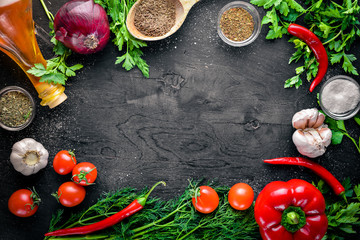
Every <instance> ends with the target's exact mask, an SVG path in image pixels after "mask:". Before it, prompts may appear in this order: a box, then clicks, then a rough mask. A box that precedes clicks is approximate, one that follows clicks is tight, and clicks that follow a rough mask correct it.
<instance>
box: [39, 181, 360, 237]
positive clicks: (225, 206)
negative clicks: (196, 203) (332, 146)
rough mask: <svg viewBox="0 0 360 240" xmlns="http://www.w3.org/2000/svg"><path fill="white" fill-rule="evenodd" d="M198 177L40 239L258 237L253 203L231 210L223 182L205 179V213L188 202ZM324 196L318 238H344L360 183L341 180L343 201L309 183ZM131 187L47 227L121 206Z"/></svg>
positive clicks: (359, 203) (353, 219)
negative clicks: (215, 201) (111, 220)
mask: <svg viewBox="0 0 360 240" xmlns="http://www.w3.org/2000/svg"><path fill="white" fill-rule="evenodd" d="M201 183H202V181H190V184H189V186H188V187H187V188H186V189H185V191H184V192H183V194H182V195H181V196H179V197H176V198H173V199H170V200H169V201H164V200H161V199H158V198H149V199H148V200H147V204H146V205H145V207H144V209H142V210H141V211H140V212H138V213H136V214H134V215H132V216H131V217H129V218H128V219H125V220H123V221H122V222H120V223H118V224H116V225H114V226H113V227H111V228H108V229H105V230H102V231H99V232H94V233H93V234H88V235H85V236H64V237H49V238H46V239H62V240H65V239H66V240H70V239H71V240H77V239H79V240H80V239H81V240H83V239H92V240H94V239H97V240H102V239H107V240H118V239H126V240H127V239H137V240H141V239H150V240H152V239H156V240H174V239H177V240H182V239H186V240H195V239H207V240H217V239H224V240H226V239H228V240H230V239H231V240H235V239H244V240H253V239H261V237H260V233H259V228H258V225H257V223H256V221H255V218H254V205H252V206H251V207H250V208H249V209H247V210H245V211H237V210H234V209H233V208H232V207H231V206H230V205H229V203H228V200H227V194H228V191H229V187H226V186H219V185H218V184H216V183H213V182H208V183H206V185H208V186H211V187H213V188H214V189H215V190H216V192H217V193H218V194H219V197H220V203H219V207H218V209H217V210H216V211H214V212H213V213H211V214H207V215H206V214H201V213H199V212H197V211H196V210H195V209H194V208H193V206H192V203H191V198H192V192H193V190H194V189H195V188H196V187H198V186H199V185H200V184H201ZM313 184H314V185H315V186H316V187H317V188H318V189H319V190H320V191H321V192H322V193H323V194H324V197H325V199H326V203H327V207H326V215H327V217H328V220H329V228H328V232H327V234H326V235H325V236H324V239H339V240H340V239H348V238H351V237H352V236H354V234H356V229H357V228H358V226H359V225H360V221H359V217H360V184H359V185H357V186H352V185H351V183H350V180H349V179H347V180H345V181H344V183H343V185H344V187H345V189H346V197H347V200H345V199H343V198H338V197H336V196H334V195H332V193H331V191H329V188H328V187H327V186H326V184H325V183H324V181H322V180H320V181H318V182H317V183H316V184H315V183H313ZM146 192H147V189H144V190H142V191H140V192H138V191H136V189H134V188H124V189H120V190H118V191H116V192H110V193H106V194H104V195H103V196H102V197H101V198H100V199H99V200H98V202H97V203H95V204H94V205H93V206H91V207H89V208H88V209H86V210H84V211H82V212H80V213H78V214H72V216H71V217H70V218H69V219H68V220H66V221H65V222H64V221H62V215H63V210H59V211H58V212H57V213H56V214H55V215H54V216H53V218H52V220H51V223H50V229H49V231H53V230H56V229H60V228H69V227H75V226H81V225H87V224H91V223H93V222H97V221H100V220H102V219H104V218H106V217H108V216H111V215H113V214H115V213H116V212H118V211H120V210H122V209H123V208H125V207H126V206H127V205H128V204H130V203H131V202H132V201H133V200H134V199H136V198H137V197H138V196H140V195H142V194H145V193H146Z"/></svg>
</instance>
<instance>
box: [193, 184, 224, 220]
mask: <svg viewBox="0 0 360 240" xmlns="http://www.w3.org/2000/svg"><path fill="white" fill-rule="evenodd" d="M195 191H196V193H195V196H194V197H193V198H192V203H193V205H194V207H195V209H196V210H197V211H199V212H201V213H205V214H207V213H211V212H213V211H214V210H215V209H216V208H217V207H218V206H219V195H218V194H217V192H216V191H215V190H214V189H213V188H211V187H208V186H200V187H199V188H197V189H196V190H195Z"/></svg>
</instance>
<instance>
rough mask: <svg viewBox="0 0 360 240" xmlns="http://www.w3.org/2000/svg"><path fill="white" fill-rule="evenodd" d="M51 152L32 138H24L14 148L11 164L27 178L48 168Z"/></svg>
mask: <svg viewBox="0 0 360 240" xmlns="http://www.w3.org/2000/svg"><path fill="white" fill-rule="evenodd" d="M48 158H49V152H48V151H47V150H46V149H45V148H44V146H43V145H42V144H41V143H39V142H37V141H35V140H34V139H32V138H24V139H23V140H21V141H19V142H16V143H15V144H14V145H13V147H12V152H11V155H10V162H11V163H12V165H13V166H14V168H15V170H16V171H18V172H20V173H22V174H23V175H25V176H29V175H31V174H34V173H37V172H38V171H40V169H42V168H44V167H46V165H47V163H48Z"/></svg>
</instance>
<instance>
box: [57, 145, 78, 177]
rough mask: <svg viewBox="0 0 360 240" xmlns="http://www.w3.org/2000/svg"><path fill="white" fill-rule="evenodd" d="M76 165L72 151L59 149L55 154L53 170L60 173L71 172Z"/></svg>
mask: <svg viewBox="0 0 360 240" xmlns="http://www.w3.org/2000/svg"><path fill="white" fill-rule="evenodd" d="M75 165H76V158H75V154H74V152H72V151H68V150H61V151H60V152H58V153H57V154H56V155H55V158H54V161H53V167H54V170H55V172H57V173H58V174H60V175H66V174H69V173H71V171H72V170H73V168H74V167H75Z"/></svg>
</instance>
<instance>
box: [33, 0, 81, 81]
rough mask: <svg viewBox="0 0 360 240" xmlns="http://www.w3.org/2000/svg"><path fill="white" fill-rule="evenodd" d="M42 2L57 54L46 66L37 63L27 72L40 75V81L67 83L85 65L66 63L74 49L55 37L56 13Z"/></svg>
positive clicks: (54, 50) (41, 0)
mask: <svg viewBox="0 0 360 240" xmlns="http://www.w3.org/2000/svg"><path fill="white" fill-rule="evenodd" d="M40 2H41V4H42V6H43V8H44V10H45V13H46V15H47V17H48V18H49V27H50V29H51V31H50V33H49V35H50V36H52V38H51V42H52V43H53V44H54V48H53V52H54V53H55V55H56V56H55V57H54V58H51V59H48V60H47V65H46V68H45V66H44V65H43V64H42V63H36V64H34V67H32V68H31V69H29V70H28V71H27V72H28V73H30V74H32V75H34V76H36V77H40V80H39V81H40V82H48V83H53V84H61V85H65V83H66V80H67V79H68V78H69V77H73V76H76V73H75V71H77V70H79V69H81V68H83V65H82V64H75V65H73V66H68V65H67V64H66V59H67V58H68V57H69V56H70V55H71V53H72V51H71V50H70V49H68V48H67V47H65V46H64V45H63V44H62V43H61V42H59V41H58V40H56V39H55V31H54V15H52V13H51V12H50V11H49V10H48V9H47V7H46V5H45V3H44V1H43V0H40Z"/></svg>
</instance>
